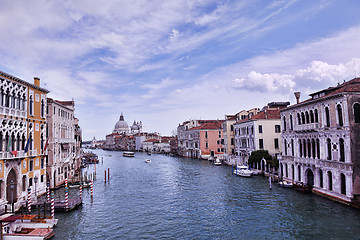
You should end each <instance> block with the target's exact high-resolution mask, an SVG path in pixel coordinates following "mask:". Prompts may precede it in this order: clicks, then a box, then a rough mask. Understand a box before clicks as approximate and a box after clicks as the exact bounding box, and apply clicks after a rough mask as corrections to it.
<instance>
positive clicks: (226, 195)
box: [54, 150, 360, 240]
mask: <svg viewBox="0 0 360 240" xmlns="http://www.w3.org/2000/svg"><path fill="white" fill-rule="evenodd" d="M94 152H95V153H96V154H98V156H99V159H100V163H99V164H97V169H96V170H97V179H96V180H95V182H94V197H93V200H92V201H91V199H90V189H84V192H83V206H82V207H80V208H78V209H77V210H75V211H72V212H68V213H56V215H55V217H56V218H58V219H59V223H58V226H57V227H56V228H55V237H54V239H61V240H65V239H86V240H90V239H360V211H359V210H356V209H353V208H351V207H348V206H345V205H342V204H339V203H336V202H332V201H330V200H327V199H325V198H321V197H318V196H315V195H306V194H301V193H298V192H296V191H294V190H291V189H284V188H280V187H278V186H277V185H275V184H273V187H272V190H270V189H269V181H268V179H267V178H264V177H262V176H254V177H252V178H241V177H237V176H234V175H232V174H231V167H229V166H213V165H211V163H209V162H207V161H199V160H194V159H185V158H178V157H169V156H163V155H155V154H153V155H151V156H148V155H147V154H145V153H136V154H135V157H134V158H125V157H123V156H122V153H121V152H109V151H103V150H94ZM146 158H150V159H151V163H145V159H146ZM108 168H110V182H108V183H106V184H105V181H104V171H105V170H107V169H108ZM84 171H87V172H88V174H90V173H92V172H94V165H92V166H90V167H89V168H88V169H84ZM73 191H74V190H73ZM72 194H76V193H74V192H73V193H72Z"/></svg>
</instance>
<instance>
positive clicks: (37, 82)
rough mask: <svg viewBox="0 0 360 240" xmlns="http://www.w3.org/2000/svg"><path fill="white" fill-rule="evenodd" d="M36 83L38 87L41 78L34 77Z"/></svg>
mask: <svg viewBox="0 0 360 240" xmlns="http://www.w3.org/2000/svg"><path fill="white" fill-rule="evenodd" d="M34 84H35V85H36V86H38V87H40V78H38V77H34Z"/></svg>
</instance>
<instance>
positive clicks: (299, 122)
mask: <svg viewBox="0 0 360 240" xmlns="http://www.w3.org/2000/svg"><path fill="white" fill-rule="evenodd" d="M297 117H298V124H299V125H301V117H300V113H298V114H297Z"/></svg>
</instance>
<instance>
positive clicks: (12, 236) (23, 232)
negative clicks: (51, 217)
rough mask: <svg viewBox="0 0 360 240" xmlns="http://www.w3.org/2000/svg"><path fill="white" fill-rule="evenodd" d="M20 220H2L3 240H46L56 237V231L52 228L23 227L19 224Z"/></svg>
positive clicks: (15, 217) (12, 217)
mask: <svg viewBox="0 0 360 240" xmlns="http://www.w3.org/2000/svg"><path fill="white" fill-rule="evenodd" d="M20 218H21V216H9V217H7V218H4V219H3V220H2V231H3V238H2V239H3V240H44V239H50V238H52V237H53V236H54V230H53V229H52V228H50V227H47V228H38V227H29V228H28V227H23V226H22V225H21V224H19V223H17V221H18V220H19V219H20ZM34 226H35V225H34Z"/></svg>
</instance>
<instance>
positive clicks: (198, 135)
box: [186, 121, 224, 159]
mask: <svg viewBox="0 0 360 240" xmlns="http://www.w3.org/2000/svg"><path fill="white" fill-rule="evenodd" d="M221 123H222V121H209V122H205V123H203V124H202V125H200V126H197V127H194V128H191V129H189V130H188V131H187V139H188V141H187V142H186V145H187V146H186V147H187V148H188V156H189V157H192V158H203V159H208V158H209V157H210V156H213V157H215V156H217V157H219V156H223V155H224V148H223V146H222V144H223V142H224V138H223V130H222V127H221Z"/></svg>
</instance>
